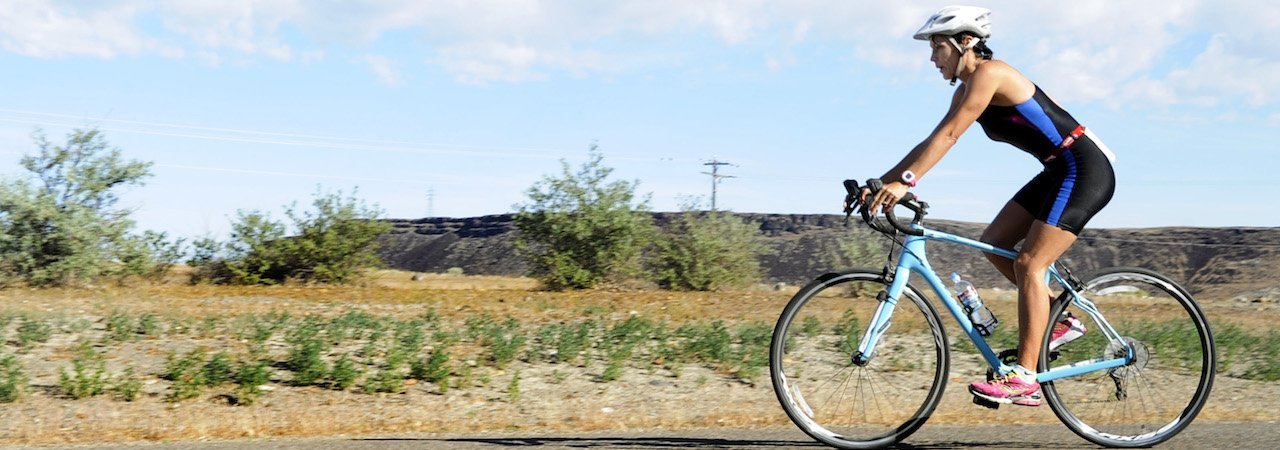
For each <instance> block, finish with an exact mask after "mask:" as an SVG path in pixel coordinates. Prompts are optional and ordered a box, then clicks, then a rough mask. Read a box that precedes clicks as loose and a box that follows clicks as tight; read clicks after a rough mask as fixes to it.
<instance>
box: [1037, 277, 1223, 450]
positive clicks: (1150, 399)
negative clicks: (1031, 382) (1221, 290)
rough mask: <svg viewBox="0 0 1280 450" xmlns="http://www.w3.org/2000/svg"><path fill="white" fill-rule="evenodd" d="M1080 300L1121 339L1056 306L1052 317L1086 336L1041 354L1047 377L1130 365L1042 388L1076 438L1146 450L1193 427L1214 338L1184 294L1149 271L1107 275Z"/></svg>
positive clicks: (1208, 378)
mask: <svg viewBox="0 0 1280 450" xmlns="http://www.w3.org/2000/svg"><path fill="white" fill-rule="evenodd" d="M1080 294H1081V296H1083V297H1084V298H1085V299H1088V300H1089V301H1091V302H1093V304H1094V305H1096V307H1097V310H1099V311H1101V313H1102V315H1103V317H1105V318H1106V322H1107V323H1110V324H1111V326H1112V327H1113V328H1114V329H1115V331H1116V333H1117V334H1118V335H1119V339H1108V337H1107V335H1106V334H1105V333H1104V332H1103V330H1102V327H1103V325H1102V324H1100V323H1098V322H1097V320H1090V319H1089V317H1090V315H1089V314H1088V313H1087V312H1085V310H1083V309H1081V308H1080V306H1079V305H1078V304H1076V303H1075V302H1071V301H1059V302H1057V303H1056V304H1055V305H1054V306H1053V309H1052V310H1051V313H1050V314H1051V315H1050V317H1056V318H1058V319H1056V320H1054V322H1057V320H1061V319H1062V318H1064V317H1066V315H1067V314H1068V313H1070V314H1071V315H1074V316H1075V317H1076V318H1077V319H1079V320H1080V321H1082V322H1084V324H1085V328H1086V332H1085V334H1084V335H1083V336H1082V337H1080V338H1079V339H1077V340H1074V341H1071V342H1069V343H1067V344H1065V345H1062V346H1061V347H1060V348H1058V349H1057V353H1058V357H1057V358H1056V359H1055V360H1052V361H1050V360H1049V358H1048V355H1049V342H1048V341H1049V340H1048V339H1045V341H1046V342H1045V346H1044V347H1043V348H1042V351H1041V361H1049V363H1048V366H1047V367H1045V368H1047V369H1054V368H1055V367H1061V366H1065V365H1067V364H1071V363H1073V362H1078V361H1083V360H1088V359H1093V358H1101V359H1112V358H1121V357H1128V358H1129V359H1130V361H1129V362H1128V364H1127V365H1124V366H1121V367H1117V368H1114V369H1109V370H1102V371H1097V372H1092V373H1086V374H1083V375H1078V376H1074V377H1069V378H1063V379H1059V380H1055V381H1052V382H1048V383H1043V384H1042V388H1043V389H1044V395H1045V399H1046V400H1047V401H1048V402H1049V406H1050V407H1051V408H1052V409H1053V412H1054V414H1057V416H1058V418H1059V419H1061V420H1062V422H1063V423H1064V424H1066V426H1067V427H1068V428H1070V429H1071V431H1074V432H1075V433H1076V434H1078V435H1080V437H1083V438H1085V439H1087V440H1089V441H1090V442H1093V443H1095V444H1099V445H1104V446H1107V447H1149V446H1152V445H1155V444H1158V443H1161V442H1164V441H1166V440H1168V439H1169V438H1172V437H1173V436H1174V435H1176V434H1178V432H1180V431H1182V429H1183V428H1186V426H1187V425H1189V424H1190V423H1191V421H1192V420H1194V419H1195V417H1196V414H1198V413H1199V412H1200V408H1201V407H1203V406H1204V404H1205V401H1206V400H1207V399H1208V397H1209V390H1210V389H1211V388H1212V386H1213V374H1214V369H1215V364H1216V362H1215V354H1214V346H1213V334H1212V333H1210V331H1209V322H1208V320H1207V319H1205V316H1204V312H1202V311H1201V310H1200V306H1199V305H1197V304H1196V303H1195V300H1193V299H1192V298H1191V295H1189V294H1188V293H1187V292H1186V290H1184V289H1183V288H1182V287H1181V286H1178V284H1177V283H1174V282H1173V281H1170V280H1169V279H1167V278H1165V277H1164V276H1162V275H1160V274H1157V273H1155V272H1152V271H1149V270H1144V269H1130V268H1117V269H1109V270H1105V271H1103V272H1101V273H1099V274H1098V275H1096V276H1094V277H1093V278H1091V279H1090V280H1089V281H1088V282H1086V283H1085V289H1084V291H1082V292H1080Z"/></svg>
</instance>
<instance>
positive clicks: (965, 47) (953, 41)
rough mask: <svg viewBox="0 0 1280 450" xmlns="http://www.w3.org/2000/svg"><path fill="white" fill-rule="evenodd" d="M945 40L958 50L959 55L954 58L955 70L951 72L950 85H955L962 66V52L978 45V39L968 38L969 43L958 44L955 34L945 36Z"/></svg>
mask: <svg viewBox="0 0 1280 450" xmlns="http://www.w3.org/2000/svg"><path fill="white" fill-rule="evenodd" d="M947 41H949V42H951V45H953V46H955V48H956V50H958V51H960V55H959V56H958V57H957V58H956V71H955V72H954V73H952V74H951V85H952V86H955V85H956V80H957V79H959V78H960V68H961V67H964V54H965V53H968V52H969V49H971V48H973V47H975V46H977V45H978V39H977V38H969V44H967V45H960V42H959V41H957V40H956V37H955V36H947Z"/></svg>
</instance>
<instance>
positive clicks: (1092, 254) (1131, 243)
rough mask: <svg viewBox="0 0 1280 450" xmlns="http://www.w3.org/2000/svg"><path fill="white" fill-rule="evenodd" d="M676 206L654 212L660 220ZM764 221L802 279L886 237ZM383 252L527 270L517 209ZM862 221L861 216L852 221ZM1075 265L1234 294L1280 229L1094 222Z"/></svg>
mask: <svg viewBox="0 0 1280 450" xmlns="http://www.w3.org/2000/svg"><path fill="white" fill-rule="evenodd" d="M676 214H678V213H654V218H655V222H656V223H658V224H659V225H663V224H666V223H669V222H670V221H671V220H672V219H673V218H674V217H675V216H676ZM738 215H739V216H740V217H742V218H743V219H744V220H747V221H750V222H752V223H755V224H758V226H759V227H760V231H761V237H760V239H761V241H762V242H763V243H764V244H765V245H766V247H767V248H768V249H769V251H768V252H767V253H766V254H764V255H761V257H760V261H761V265H762V267H763V268H764V269H765V279H766V280H768V281H770V282H785V283H791V284H801V283H804V282H806V281H808V280H809V279H811V278H813V277H815V276H817V275H818V274H821V273H823V272H826V271H830V270H833V269H838V268H840V267H837V265H838V263H835V262H833V261H836V258H835V257H834V256H833V255H834V254H835V253H836V250H834V249H838V248H839V241H840V240H841V239H869V238H870V239H879V240H881V242H887V241H884V240H883V239H884V238H883V237H879V236H878V235H873V234H871V232H870V231H869V230H868V229H867V228H866V227H865V226H862V225H860V224H857V225H853V226H850V227H845V226H844V225H843V223H844V217H843V216H839V215H819V214H812V215H805V214H752V213H743V214H738ZM388 222H389V223H391V225H392V227H393V228H392V231H391V232H390V233H388V234H387V235H385V236H384V237H383V243H384V246H383V251H382V258H383V260H384V261H385V262H386V264H387V265H388V266H390V267H391V268H395V269H401V270H409V271H417V272H443V271H445V270H447V269H449V268H451V267H461V268H462V269H463V270H464V271H465V272H466V273H469V274H488V275H520V274H523V273H525V270H526V268H527V265H526V264H525V263H524V261H522V260H521V259H520V258H519V257H518V256H516V255H515V252H514V250H513V247H512V244H513V242H514V234H513V231H515V228H514V225H513V222H512V216H511V215H510V214H503V215H492V216H482V217H470V218H439V217H436V218H426V219H416V220H400V219H393V220H388ZM855 223H857V222H855ZM929 226H931V227H933V228H935V229H938V230H941V231H946V232H950V233H955V234H959V235H961V236H966V237H974V238H976V237H977V236H978V235H980V234H981V232H982V229H983V227H984V226H985V224H976V223H967V222H953V221H946V220H931V221H929ZM929 252H930V254H929V259H930V260H931V262H932V264H933V265H934V269H935V270H936V271H937V272H938V273H939V274H941V275H944V276H945V275H946V274H948V273H950V272H951V271H958V272H960V273H962V274H965V275H966V277H968V278H971V279H973V280H974V281H975V283H976V284H979V285H980V286H989V287H1005V288H1012V284H1010V283H1008V282H1007V281H1005V280H1004V279H1003V278H1002V277H1001V276H1000V275H999V273H997V272H996V271H995V270H994V269H992V268H991V267H990V265H989V263H987V261H986V260H985V258H982V257H981V256H980V255H979V254H978V253H977V252H976V251H974V250H971V249H969V248H966V247H961V246H958V245H951V244H945V243H936V244H931V246H930V247H929ZM1064 259H1065V261H1066V262H1067V263H1068V264H1069V265H1070V266H1071V267H1072V269H1073V270H1075V271H1076V272H1079V273H1087V272H1090V271H1091V270H1094V269H1097V268H1101V267H1110V266H1141V267H1147V268H1150V269H1153V270H1156V271H1159V272H1161V273H1164V274H1166V275H1169V276H1170V277H1171V278H1173V279H1175V280H1176V281H1178V282H1180V283H1182V284H1183V285H1184V286H1187V287H1188V288H1189V289H1191V290H1192V291H1193V292H1196V293H1198V294H1214V295H1220V296H1237V295H1243V294H1249V293H1252V292H1264V291H1268V289H1271V290H1274V288H1275V287H1277V286H1280V278H1277V276H1276V275H1277V274H1278V273H1280V228H1185V227H1176V228H1143V229H1090V230H1086V231H1085V233H1084V235H1083V236H1081V240H1080V242H1078V243H1077V244H1076V245H1075V246H1074V247H1073V248H1072V249H1071V251H1069V252H1068V253H1067V256H1066V257H1065V258H1064Z"/></svg>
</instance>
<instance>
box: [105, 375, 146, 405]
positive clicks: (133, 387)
mask: <svg viewBox="0 0 1280 450" xmlns="http://www.w3.org/2000/svg"><path fill="white" fill-rule="evenodd" d="M111 392H115V393H116V396H117V397H119V398H120V400H124V401H126V402H132V401H134V400H137V399H138V396H139V395H141V393H142V381H140V380H138V377H137V376H136V375H134V373H133V367H126V368H125V369H124V372H123V373H121V374H120V376H119V378H118V379H117V380H116V382H115V384H114V385H112V386H111Z"/></svg>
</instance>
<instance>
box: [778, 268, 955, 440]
mask: <svg viewBox="0 0 1280 450" xmlns="http://www.w3.org/2000/svg"><path fill="white" fill-rule="evenodd" d="M886 288H887V285H886V282H885V279H884V277H882V276H881V275H880V273H878V272H872V271H853V272H846V273H839V274H834V273H833V274H827V275H824V276H822V277H819V278H818V279H817V280H814V281H813V282H812V283H809V285H807V286H805V287H804V288H802V289H800V291H799V292H797V293H796V295H795V297H793V298H792V299H791V302H790V303H788V304H787V306H786V308H785V309H783V311H782V316H781V317H779V318H778V324H777V326H775V327H774V329H773V342H772V343H771V345H770V347H769V374H770V376H771V377H772V379H773V390H774V393H775V394H777V396H778V402H780V403H781V404H782V408H783V409H784V410H785V411H786V413H787V416H789V417H790V418H791V420H792V421H793V422H795V424H796V425H797V426H799V427H800V429H801V430H803V431H804V432H805V433H807V434H808V435H809V436H812V437H813V438H814V439H817V440H819V441H821V442H823V443H825V444H827V445H830V446H833V447H837V448H847V449H859V448H883V447H887V446H889V445H892V444H894V443H896V442H899V441H901V440H902V439H904V438H906V437H907V436H908V435H910V434H911V433H913V432H915V431H916V430H917V429H918V428H920V426H921V425H923V424H924V422H925V420H927V419H928V418H929V415H930V414H932V412H933V410H934V408H935V407H937V405H938V401H939V400H940V399H941V398H942V391H943V388H944V387H945V385H946V380H947V367H948V366H947V364H948V359H947V358H948V353H947V352H948V349H947V338H946V335H945V334H944V333H943V329H942V324H941V323H940V322H939V320H938V313H937V311H935V310H934V309H933V306H932V305H931V304H930V303H929V302H927V301H925V299H924V296H922V295H921V294H920V291H919V290H917V289H916V288H914V287H911V286H907V289H905V290H904V291H903V293H902V295H901V297H902V298H900V299H898V301H897V306H896V309H895V310H894V313H893V316H892V317H893V319H892V321H891V326H889V327H888V328H887V329H886V330H885V331H884V333H883V334H882V337H881V338H880V341H879V344H878V346H877V347H876V348H875V351H874V352H873V353H872V354H871V355H860V354H858V346H859V343H860V341H861V340H862V338H863V336H864V334H865V332H866V329H867V324H868V323H869V322H870V320H871V318H872V316H873V314H874V313H875V311H876V308H877V307H878V306H879V305H880V301H879V300H878V299H877V294H879V293H880V292H881V291H882V290H885V289H886Z"/></svg>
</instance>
